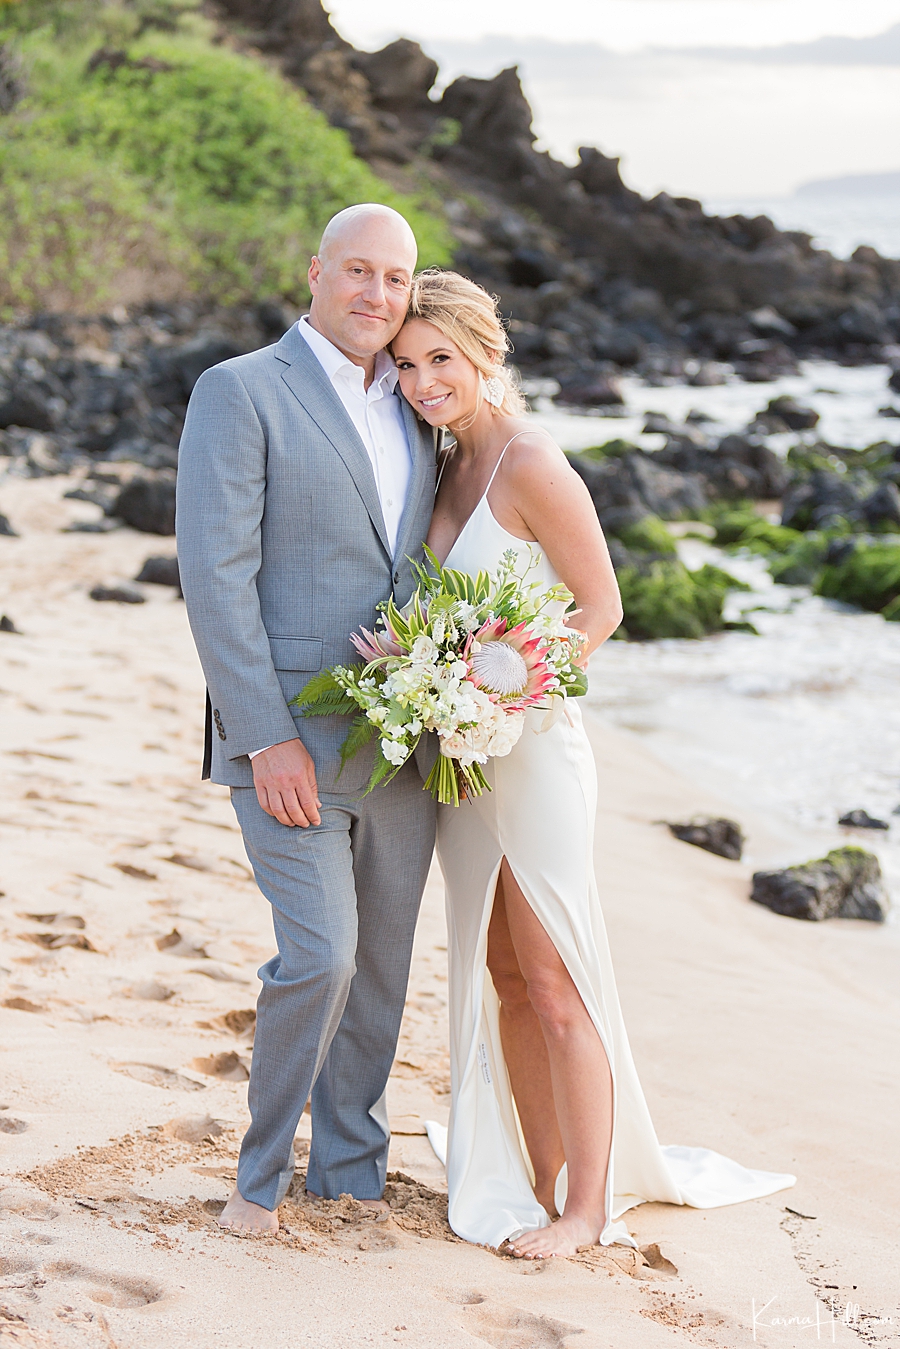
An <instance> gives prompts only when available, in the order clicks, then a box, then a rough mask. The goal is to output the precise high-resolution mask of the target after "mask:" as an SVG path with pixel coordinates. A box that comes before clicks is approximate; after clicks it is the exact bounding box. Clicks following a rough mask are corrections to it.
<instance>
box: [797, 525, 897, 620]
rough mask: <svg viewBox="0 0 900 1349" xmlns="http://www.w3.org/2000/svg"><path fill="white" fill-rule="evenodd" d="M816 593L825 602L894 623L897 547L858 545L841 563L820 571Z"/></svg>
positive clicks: (883, 544)
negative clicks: (854, 606)
mask: <svg viewBox="0 0 900 1349" xmlns="http://www.w3.org/2000/svg"><path fill="white" fill-rule="evenodd" d="M815 589H816V592H817V594H819V595H824V596H825V597H826V598H827V599H833V600H843V601H844V602H845V603H847V604H858V605H859V607H860V608H861V609H870V610H873V611H875V612H876V613H877V612H879V611H880V612H883V613H884V614H885V617H886V618H890V619H891V621H894V622H896V621H897V619H898V618H900V613H898V607H897V601H898V599H900V546H898V545H896V544H885V543H875V544H871V545H868V546H867V545H865V544H860V545H858V546H857V547H856V548H854V550H853V552H851V553H850V554H849V555H848V556H847V557H846V558H844V560H843V562H840V563H837V564H835V565H832V566H825V567H823V568H822V571H821V574H820V576H819V577H818V580H817V581H816V586H815Z"/></svg>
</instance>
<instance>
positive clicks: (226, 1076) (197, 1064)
mask: <svg viewBox="0 0 900 1349" xmlns="http://www.w3.org/2000/svg"><path fill="white" fill-rule="evenodd" d="M189 1066H190V1067H191V1068H193V1070H194V1072H195V1073H205V1074H206V1076H207V1077H218V1078H220V1079H221V1080H222V1081H223V1082H246V1081H247V1078H248V1077H249V1076H250V1073H249V1072H248V1070H247V1068H246V1067H245V1066H244V1064H243V1062H242V1060H241V1058H240V1055H239V1054H236V1053H235V1051H234V1050H233V1049H228V1050H226V1051H225V1052H224V1053H222V1054H211V1055H210V1056H209V1058H197V1059H191V1062H190V1065H189Z"/></svg>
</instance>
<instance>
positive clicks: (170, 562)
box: [134, 557, 181, 592]
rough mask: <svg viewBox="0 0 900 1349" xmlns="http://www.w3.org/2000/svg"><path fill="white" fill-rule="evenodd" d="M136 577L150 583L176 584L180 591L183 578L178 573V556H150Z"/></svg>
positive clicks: (160, 584)
mask: <svg viewBox="0 0 900 1349" xmlns="http://www.w3.org/2000/svg"><path fill="white" fill-rule="evenodd" d="M134 579H135V580H136V581H144V582H147V583H149V584H150V585H157V586H174V587H175V589H176V590H178V591H179V592H180V591H181V578H180V577H179V575H178V558H177V557H148V558H147V560H146V561H145V563H144V565H143V567H141V569H140V571H139V572H138V574H137V576H136V577H135V578H134Z"/></svg>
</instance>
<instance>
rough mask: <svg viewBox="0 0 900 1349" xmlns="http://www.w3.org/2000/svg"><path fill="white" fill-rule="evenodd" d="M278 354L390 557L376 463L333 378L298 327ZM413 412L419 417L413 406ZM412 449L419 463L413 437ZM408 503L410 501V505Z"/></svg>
mask: <svg viewBox="0 0 900 1349" xmlns="http://www.w3.org/2000/svg"><path fill="white" fill-rule="evenodd" d="M275 355H276V357H277V358H278V360H280V361H284V362H286V368H285V369H284V370H283V371H282V372H281V378H282V379H283V380H284V382H285V384H286V385H287V386H288V388H289V389H290V391H291V393H292V394H293V395H294V397H295V398H296V399H297V402H298V403H300V404H301V405H302V406H303V407H304V408H305V409H306V411H307V412H308V413H309V415H310V417H312V419H313V421H314V422H315V423H316V425H317V426H318V428H319V430H320V431H321V432H322V434H323V435H324V436H325V437H326V439H327V440H328V441H330V443H331V444H332V445H333V446H334V448H335V450H336V451H337V453H338V454H339V455H340V457H341V459H342V460H343V461H344V464H345V466H346V468H347V471H348V472H349V474H350V476H351V477H352V479H353V481H354V483H355V484H356V489H357V491H358V492H359V494H360V496H361V497H362V499H363V504H364V505H365V508H366V510H367V511H368V512H369V518H370V519H371V521H372V524H373V525H374V526H375V530H376V532H377V534H378V537H379V539H380V540H381V544H382V547H383V548H384V551H385V552H386V553H387V555H388V557H390V555H391V550H390V548H389V547H388V539H387V530H386V529H385V527H384V517H383V515H382V513H381V502H380V501H379V500H378V489H377V487H376V486H375V474H374V473H373V471H372V464H371V461H370V459H369V456H368V453H367V452H366V447H365V445H364V444H363V443H362V441H361V440H360V438H359V434H358V432H357V430H356V427H355V426H354V425H353V422H352V421H351V420H350V416H349V414H348V412H347V409H346V408H345V407H344V405H343V403H342V402H341V400H340V398H339V397H338V395H337V393H336V392H335V390H334V386H333V385H332V383H331V380H330V379H329V378H328V376H327V375H326V374H325V371H324V370H323V369H322V367H321V365H320V364H319V362H318V361H317V360H316V357H315V355H314V354H313V352H312V350H311V348H310V347H309V344H308V343H307V342H305V341H304V340H303V338H302V337H301V336H300V334H299V333H298V332H297V331H296V329H294V328H291V329H290V330H289V331H288V332H287V333H285V335H284V337H283V338H282V339H281V341H280V342H279V343H278V345H277V346H276V348H275ZM410 413H411V415H412V416H413V419H415V414H414V413H412V409H411V408H410ZM410 449H411V450H412V452H413V463H414V464H415V459H416V451H415V449H414V446H413V441H412V440H411V441H410ZM408 505H409V503H408V502H407V508H408Z"/></svg>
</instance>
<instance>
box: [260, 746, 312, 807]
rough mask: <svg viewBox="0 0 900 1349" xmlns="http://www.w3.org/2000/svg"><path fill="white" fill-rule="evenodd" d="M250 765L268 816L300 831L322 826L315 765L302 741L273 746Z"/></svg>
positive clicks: (261, 803)
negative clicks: (295, 826) (318, 825)
mask: <svg viewBox="0 0 900 1349" xmlns="http://www.w3.org/2000/svg"><path fill="white" fill-rule="evenodd" d="M251 763H252V765H253V782H254V785H255V787H256V797H257V800H258V801H259V804H260V805H261V806H262V808H263V810H264V811H265V812H266V814H267V815H273V816H274V817H275V819H276V820H279V821H280V823H281V824H287V825H291V826H292V827H293V825H295V824H298V825H299V826H300V828H301V829H307V828H308V827H309V826H310V825H311V824H321V822H322V817H321V816H320V814H319V806H320V805H321V804H322V803H321V801H320V800H319V790H318V788H317V786H316V766H315V764H314V763H313V761H312V756H311V755H310V753H309V750H308V749H307V748H306V746H305V745H304V744H303V742H302V740H283V741H282V742H281V744H280V745H271V746H270V747H269V748H268V749H264V750H263V751H262V753H261V754H254V756H253V759H252V760H251Z"/></svg>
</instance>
